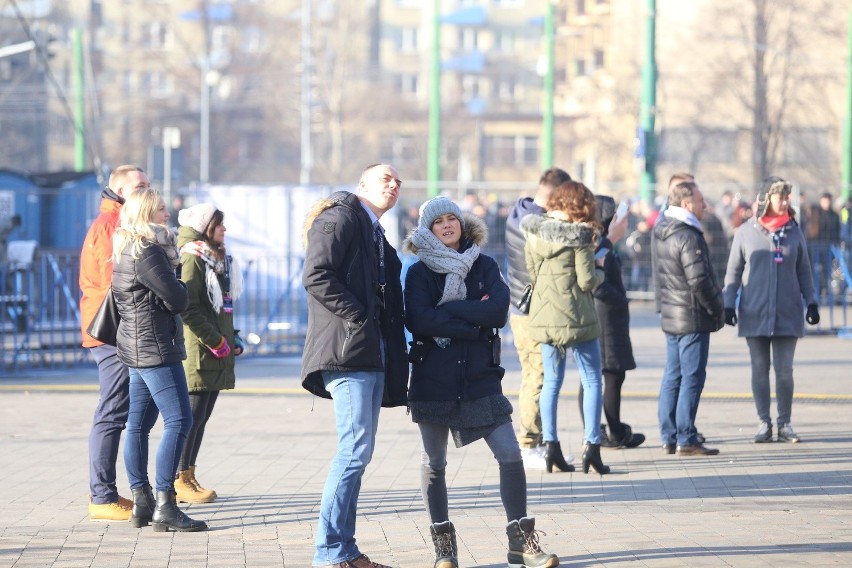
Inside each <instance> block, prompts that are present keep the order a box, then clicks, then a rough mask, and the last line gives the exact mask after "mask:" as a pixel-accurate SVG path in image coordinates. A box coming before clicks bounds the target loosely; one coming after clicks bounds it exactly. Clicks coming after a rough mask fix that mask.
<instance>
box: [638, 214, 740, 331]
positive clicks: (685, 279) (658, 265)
mask: <svg viewBox="0 0 852 568" xmlns="http://www.w3.org/2000/svg"><path fill="white" fill-rule="evenodd" d="M653 252H654V262H653V267H654V282H655V290H656V300H657V311H658V312H660V315H661V316H662V320H661V325H662V328H663V331H664V332H666V333H671V334H673V335H685V334H687V333H704V332H713V331H718V330H719V329H721V328H722V326H723V325H724V316H725V310H724V304H723V302H722V288H721V286H720V284H719V281H718V280H717V278H716V274H715V272H714V270H713V266H712V265H711V264H710V253H709V251H708V249H707V243H706V242H705V241H704V235H703V234H702V232H701V231H699V230H698V229H696V228H695V227H693V226H691V225H688V224H687V223H684V222H682V221H679V220H677V219H673V218H671V217H667V216H665V215H660V218H659V220H658V221H657V223H656V224H655V225H654V243H653Z"/></svg>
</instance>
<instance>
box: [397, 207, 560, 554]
mask: <svg viewBox="0 0 852 568" xmlns="http://www.w3.org/2000/svg"><path fill="white" fill-rule="evenodd" d="M486 239H487V229H486V227H485V223H484V222H483V221H482V220H481V219H478V218H476V217H474V216H468V217H463V216H462V212H461V210H460V209H459V207H458V205H456V204H455V203H454V202H453V201H451V200H450V199H447V198H446V197H435V198H433V199H430V200H429V201H427V202H426V203H424V204H423V205H422V206H421V207H420V220H419V223H418V225H417V227H416V228H415V229H414V230H413V231H412V232H411V233H410V234H409V236H408V238H407V239H406V242H405V243H404V245H403V246H404V248H405V249H406V250H407V251H408V252H411V253H414V254H415V255H417V257H418V259H419V262H417V263H415V264H414V265H413V266H412V267H411V268H410V269H409V270H408V273H407V275H406V278H405V313H406V322H405V323H406V326H407V327H408V329H409V330H410V331H411V333H412V334H413V341H412V342H411V349H410V352H409V360H410V361H411V362H412V370H411V385H410V387H409V406H410V408H411V417H412V420H413V421H414V422H416V423H417V425H418V427H419V428H420V435H421V438H422V440H423V457H422V467H421V489H422V492H423V502H424V505H425V507H426V510H427V511H428V513H429V517H430V521H431V525H430V532H431V534H432V540H433V543H434V545H435V558H436V560H435V566H442V567H450V566H452V567H457V566H458V551H457V546H456V532H455V527H454V526H453V524H452V523H451V522H450V520H449V503H448V495H447V483H446V478H445V468H446V465H447V442H448V438H449V435H450V434H451V433H452V437H453V441H454V442H455V445H456V447H462V446H464V445H467V444H469V443H471V442H474V441H476V440H479V439H484V440H485V442H486V443H487V444H488V447H489V448H490V449H491V451H492V452H493V454H494V458H495V459H496V460H497V463H498V465H499V468H500V497H501V499H502V501H503V507H504V509H505V511H506V520H507V521H508V525H507V526H506V533H507V535H508V537H509V553H508V562H509V564H510V565H517V566H521V565H523V566H530V567H533V566H535V567H546V568H552V567H554V566H557V565H558V564H559V559H558V558H557V557H556V555H554V554H547V553H545V552H543V551H542V550H541V547H540V546H539V544H538V535H537V532H536V530H535V519H534V518H531V517H528V516H527V484H526V475H525V473H524V463H523V461H522V459H521V450H520V447H519V446H518V440H517V438H516V437H515V432H514V429H513V428H512V421H511V416H510V415H511V413H512V405H511V403H510V402H509V401H508V400H507V399H506V397H505V396H503V391H502V385H501V380H502V378H503V375H504V373H505V370H504V369H503V368H502V367H501V366H500V336H499V329H500V328H501V327H503V326H504V325H505V324H506V319H507V317H508V310H509V288H508V286H507V285H506V283H505V281H504V280H503V277H502V275H501V274H500V269H499V267H498V266H497V262H496V261H495V260H494V259H493V258H491V257H489V256H486V255H484V254H482V253H481V250H480V247H481V246H483V245H484V244H485V241H486Z"/></svg>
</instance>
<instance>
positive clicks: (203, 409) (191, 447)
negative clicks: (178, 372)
mask: <svg viewBox="0 0 852 568" xmlns="http://www.w3.org/2000/svg"><path fill="white" fill-rule="evenodd" d="M217 398H219V391H204V392H191V393H189V406H190V408H191V409H192V429H191V430H190V431H189V434H188V435H187V436H186V443H185V444H184V445H183V452H181V454H180V463H179V464H178V471H185V470H187V469H189V468H190V467H192V466H194V465H195V459H196V458H197V457H198V451H199V450H200V449H201V440H202V438H204V427H205V426H206V425H207V421H208V420H209V419H210V415H211V414H213V407H214V406H215V405H216V399H217Z"/></svg>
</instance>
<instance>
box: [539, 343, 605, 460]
mask: <svg viewBox="0 0 852 568" xmlns="http://www.w3.org/2000/svg"><path fill="white" fill-rule="evenodd" d="M571 352H572V353H573V355H574V361H575V362H576V363H577V369H578V370H579V371H580V382H581V383H582V385H583V416H584V417H585V420H584V421H585V427H584V432H583V437H584V438H585V440H586V442H589V443H590V444H600V443H601V406H602V404H603V394H602V393H603V387H602V385H601V346H600V343H598V340H597V339H592V340H591V341H584V342H582V343H575V344H574V345H572V346H571ZM564 353H565V351H564V350H563V351H562V352H560V350H559V348H558V347H556V346H555V345H550V344H548V343H542V344H541V357H542V363H543V364H544V386H543V387H542V389H541V399H540V401H539V405H540V407H541V431H542V437H543V438H544V441H545V442H558V441H559V438H557V437H556V409H557V406H558V404H559V391H560V390H562V381H563V379H564V378H565V355H564Z"/></svg>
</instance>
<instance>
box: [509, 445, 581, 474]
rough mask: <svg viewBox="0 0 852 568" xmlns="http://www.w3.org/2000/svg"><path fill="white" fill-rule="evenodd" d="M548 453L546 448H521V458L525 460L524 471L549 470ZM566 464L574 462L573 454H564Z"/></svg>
mask: <svg viewBox="0 0 852 568" xmlns="http://www.w3.org/2000/svg"><path fill="white" fill-rule="evenodd" d="M546 452H547V448H545V446H538V447H535V448H521V458H522V459H523V460H524V469H547V463H546V462H545V461H544V454H545V453H546ZM563 457H564V458H565V462H566V463H571V462H573V461H574V456H572V455H571V454H563Z"/></svg>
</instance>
